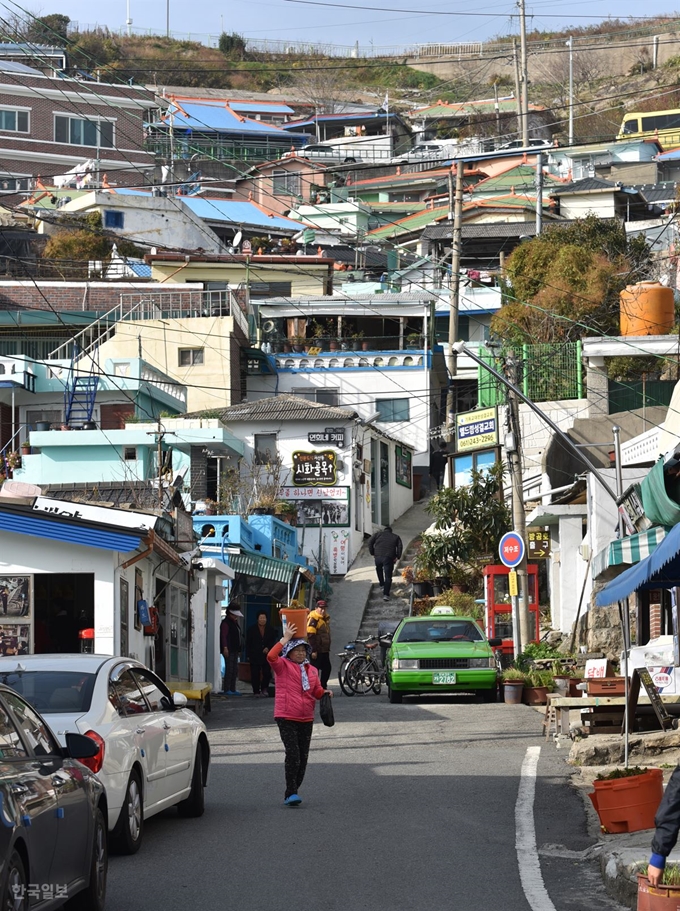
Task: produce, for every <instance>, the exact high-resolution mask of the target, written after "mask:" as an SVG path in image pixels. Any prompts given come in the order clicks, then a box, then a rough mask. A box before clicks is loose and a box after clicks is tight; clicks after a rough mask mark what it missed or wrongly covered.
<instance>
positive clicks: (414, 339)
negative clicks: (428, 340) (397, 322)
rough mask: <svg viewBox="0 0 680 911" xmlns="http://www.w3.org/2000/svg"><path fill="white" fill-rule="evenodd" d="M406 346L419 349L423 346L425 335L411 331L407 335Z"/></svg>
mask: <svg viewBox="0 0 680 911" xmlns="http://www.w3.org/2000/svg"><path fill="white" fill-rule="evenodd" d="M406 347H407V348H411V349H417V348H422V347H423V337H422V335H420V333H419V332H411V333H409V334H408V335H407V336H406Z"/></svg>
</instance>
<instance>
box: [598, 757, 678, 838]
mask: <svg viewBox="0 0 680 911" xmlns="http://www.w3.org/2000/svg"><path fill="white" fill-rule="evenodd" d="M593 787H594V788H595V790H594V792H593V793H592V794H589V795H588V797H590V799H591V801H592V803H593V806H594V807H595V809H596V810H597V815H598V816H599V817H600V825H601V826H602V829H603V830H604V831H605V832H610V833H617V832H639V831H641V830H642V829H653V828H654V816H655V815H656V811H657V809H658V807H659V804H660V803H661V798H662V796H663V772H662V771H661V769H643V768H639V767H638V766H635V767H634V768H629V769H614V770H613V771H611V772H607V773H606V774H605V773H602V774H600V775H598V776H597V778H596V779H595V781H594V782H593Z"/></svg>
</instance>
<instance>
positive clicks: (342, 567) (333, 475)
mask: <svg viewBox="0 0 680 911" xmlns="http://www.w3.org/2000/svg"><path fill="white" fill-rule="evenodd" d="M402 401H403V400H402ZM361 410H362V409H360V408H359V407H357V406H352V407H342V406H338V405H330V404H324V403H323V401H314V399H312V398H311V397H309V396H300V395H289V394H278V395H262V396H260V397H258V398H257V399H254V400H252V401H248V402H243V403H242V404H240V405H233V406H231V407H230V408H225V409H223V410H222V411H221V412H219V419H220V421H221V422H222V424H223V425H224V426H225V427H227V428H228V429H229V431H230V432H231V433H232V434H233V435H234V436H235V437H237V438H239V439H240V440H241V441H242V443H243V446H244V457H245V459H246V460H247V462H248V463H250V464H251V465H252V464H255V465H257V464H266V463H267V462H271V461H273V460H276V459H277V458H278V459H280V462H281V467H282V472H283V474H282V486H281V489H280V495H279V499H281V500H286V501H292V502H294V503H295V504H296V506H297V526H298V542H299V546H300V553H301V554H302V555H304V556H305V557H307V558H308V559H309V561H310V563H312V564H313V565H314V566H316V567H317V568H318V569H319V570H324V571H325V572H327V573H330V574H331V575H339V574H344V573H346V572H347V570H348V568H349V567H350V566H351V564H352V561H353V560H354V558H355V557H356V555H357V554H358V552H359V550H360V548H361V545H362V543H363V540H364V535H366V534H372V533H373V531H374V530H375V529H376V528H377V527H378V526H381V525H386V524H389V523H390V522H392V521H394V520H396V519H398V518H399V516H400V515H402V513H404V512H405V511H406V510H407V509H408V508H409V506H411V505H412V503H413V496H414V484H413V449H412V447H411V446H409V445H407V444H404V443H403V442H401V441H400V440H398V439H396V438H395V437H394V436H392V435H391V434H390V433H387V432H386V431H387V429H388V428H387V427H384V428H383V427H379V426H377V422H376V424H375V425H374V424H371V423H367V422H366V421H365V420H364V419H362V417H361V413H360V412H361ZM187 417H188V418H189V419H190V418H192V415H188V416H187ZM253 503H254V505H257V501H256V499H255V498H254V500H253ZM203 522H204V525H205V527H206V528H207V527H208V525H209V524H210V523H211V522H212V519H208V518H206V519H204V520H203ZM248 524H249V526H250V527H251V529H252V531H253V534H254V535H255V537H254V539H253V546H254V544H256V543H257V531H258V529H261V527H262V526H263V525H266V524H271V521H270V517H267V516H250V517H249V519H248ZM194 525H195V527H196V528H197V529H198V524H197V520H196V519H194ZM301 527H302V528H301ZM202 528H203V525H202V526H201V529H202ZM201 529H198V530H199V534H200V533H201ZM268 533H269V532H268ZM234 535H235V529H234V528H233V527H232V528H230V529H229V530H228V531H227V532H224V533H223V536H228V540H229V542H230V543H231V544H236V543H241V541H240V540H239V541H236V540H235V539H234ZM203 537H204V536H203V535H202V536H201V539H203ZM244 540H246V541H247V536H246V538H245V539H244ZM261 543H262V542H261ZM281 548H283V549H281ZM272 555H273V556H275V555H276V554H274V553H272ZM279 555H280V556H281V555H284V556H285V547H284V546H283V545H281V546H280V548H279ZM292 557H293V555H292V553H289V554H288V559H292Z"/></svg>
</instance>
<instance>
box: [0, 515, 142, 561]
mask: <svg viewBox="0 0 680 911" xmlns="http://www.w3.org/2000/svg"><path fill="white" fill-rule="evenodd" d="M0 531H9V532H12V533H13V534H17V535H29V536H30V537H33V538H47V539H48V540H50V541H61V542H63V543H66V544H79V545H81V546H82V547H96V548H98V549H99V550H117V551H120V552H121V553H129V552H130V551H131V550H136V549H137V548H138V547H139V542H140V540H141V537H142V534H146V533H147V532H146V531H145V532H141V531H140V534H134V533H133V532H130V531H125V532H123V531H120V532H117V531H107V530H104V529H102V528H97V527H95V526H93V524H92V523H88V524H82V525H81V524H77V523H75V522H72V521H68V520H65V521H63V522H60V521H58V520H57V519H52V518H50V519H44V518H42V517H40V518H37V517H35V516H34V515H27V514H26V513H19V512H9V511H5V510H4V509H0Z"/></svg>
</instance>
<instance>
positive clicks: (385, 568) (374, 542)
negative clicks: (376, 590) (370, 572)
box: [368, 525, 403, 601]
mask: <svg viewBox="0 0 680 911" xmlns="http://www.w3.org/2000/svg"><path fill="white" fill-rule="evenodd" d="M402 550H403V544H402V543H401V538H400V537H399V535H395V534H394V532H393V531H392V526H391V525H386V526H385V528H384V529H383V530H382V531H377V532H376V533H375V534H374V535H372V536H371V537H370V538H369V539H368V552H369V554H370V555H371V556H372V557H373V558H374V559H375V571H376V573H377V574H378V582H379V583H380V584H381V585H382V590H383V601H389V600H390V589H391V588H392V573H393V572H394V564H395V563H396V562H397V560H398V559H399V558H400V557H401V552H402Z"/></svg>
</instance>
